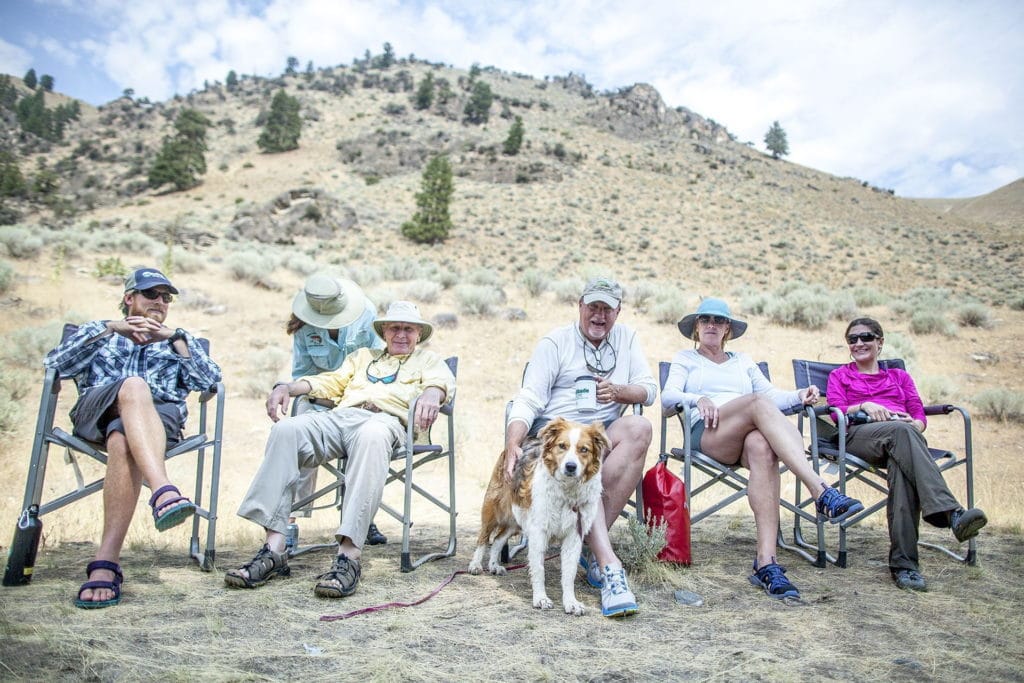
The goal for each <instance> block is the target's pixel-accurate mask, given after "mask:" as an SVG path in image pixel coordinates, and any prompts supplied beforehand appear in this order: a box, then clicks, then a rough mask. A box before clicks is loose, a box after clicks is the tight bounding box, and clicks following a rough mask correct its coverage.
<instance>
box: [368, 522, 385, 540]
mask: <svg viewBox="0 0 1024 683" xmlns="http://www.w3.org/2000/svg"><path fill="white" fill-rule="evenodd" d="M387 542H388V537H387V536H385V535H384V534H382V533H381V532H380V529H378V528H377V525H376V524H374V523H373V522H370V528H369V529H367V530H366V545H384V544H385V543H387Z"/></svg>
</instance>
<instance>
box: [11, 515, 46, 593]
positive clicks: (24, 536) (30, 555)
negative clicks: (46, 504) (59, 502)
mask: <svg viewBox="0 0 1024 683" xmlns="http://www.w3.org/2000/svg"><path fill="white" fill-rule="evenodd" d="M42 535H43V522H42V520H40V519H39V506H38V505H30V506H29V507H28V509H27V510H25V511H24V512H22V513H21V517H20V518H19V519H18V528H17V529H16V530H15V532H14V540H13V541H11V551H10V553H9V554H8V555H7V568H6V569H5V570H4V585H5V586H22V585H25V584H27V583H28V582H29V581H31V580H32V569H33V567H35V565H36V551H37V550H39V539H40V538H41V537H42Z"/></svg>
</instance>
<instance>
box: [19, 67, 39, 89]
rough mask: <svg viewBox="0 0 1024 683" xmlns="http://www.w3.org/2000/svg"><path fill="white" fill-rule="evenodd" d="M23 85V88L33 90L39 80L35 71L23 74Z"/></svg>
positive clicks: (31, 70) (30, 70)
mask: <svg viewBox="0 0 1024 683" xmlns="http://www.w3.org/2000/svg"><path fill="white" fill-rule="evenodd" d="M21 80H22V81H23V82H24V83H25V87H26V88H28V89H29V90H35V89H36V85H37V84H38V83H39V79H38V78H36V70H35V69H29V70H28V71H26V72H25V76H24V77H23V78H22V79H21Z"/></svg>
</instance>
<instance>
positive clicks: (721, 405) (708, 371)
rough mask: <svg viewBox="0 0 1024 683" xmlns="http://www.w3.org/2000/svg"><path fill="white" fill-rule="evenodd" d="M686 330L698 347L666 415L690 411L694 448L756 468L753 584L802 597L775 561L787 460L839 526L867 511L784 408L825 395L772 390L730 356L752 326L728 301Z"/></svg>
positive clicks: (743, 358)
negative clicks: (815, 462) (824, 474)
mask: <svg viewBox="0 0 1024 683" xmlns="http://www.w3.org/2000/svg"><path fill="white" fill-rule="evenodd" d="M678 327H679V331H680V332H681V333H682V334H683V336H684V337H686V338H687V339H692V340H693V341H694V342H695V346H694V348H693V349H684V350H683V351H680V352H679V353H677V354H676V355H675V357H674V358H673V359H672V368H671V370H670V371H669V375H668V379H667V380H666V382H665V388H664V390H663V391H662V393H661V403H662V406H663V407H664V408H665V409H666V410H679V409H681V407H682V406H687V407H688V408H690V425H689V428H690V434H691V437H692V439H691V443H692V444H693V448H694V450H699V451H700V452H701V453H703V454H705V455H707V456H709V457H711V458H714V459H715V460H717V461H718V462H720V463H722V464H724V465H737V464H738V465H741V466H743V467H746V468H747V469H748V470H749V471H750V477H749V483H748V493H747V500H748V502H749V503H750V508H751V510H753V512H754V521H755V523H756V525H757V557H756V559H755V560H754V573H753V574H752V575H751V576H750V582H751V583H752V584H754V585H755V586H760V587H762V588H764V590H765V592H766V593H767V594H768V595H769V596H770V597H772V598H777V599H782V598H788V597H799V596H800V592H799V591H798V590H797V589H796V587H795V586H794V585H793V584H792V583H790V582H789V580H788V579H786V570H785V569H784V568H783V567H782V566H781V565H779V564H778V562H777V561H776V558H775V544H776V538H777V535H778V530H779V490H780V486H781V478H780V475H779V461H782V462H783V463H785V465H786V466H787V467H788V468H789V469H790V470H791V471H792V472H793V473H794V474H796V476H797V477H799V479H800V480H801V481H802V482H803V484H804V485H805V486H806V487H807V488H808V490H809V491H810V492H811V495H813V496H814V498H815V501H816V508H817V511H818V514H819V515H821V516H822V517H825V518H827V519H829V520H830V521H832V522H833V523H835V522H839V521H842V520H843V519H846V517H848V516H849V515H851V514H853V513H854V512H857V511H858V510H862V509H864V506H863V505H862V504H861V503H860V501H858V500H855V499H853V498H850V497H848V496H846V495H843V494H842V493H840V492H839V491H837V490H836V489H834V488H832V487H830V486H828V485H827V484H826V483H825V482H824V481H822V479H821V477H820V476H818V474H817V473H816V472H815V471H814V470H813V469H812V468H811V466H810V465H809V464H808V462H807V458H806V456H805V455H804V441H803V437H802V436H801V435H800V432H799V431H798V430H797V428H796V426H795V425H794V424H793V423H792V422H790V421H789V420H787V419H786V417H785V416H784V415H783V414H782V412H781V411H782V409H785V408H789V407H791V406H793V405H812V404H814V403H815V402H816V401H817V400H818V398H819V396H820V394H819V391H818V388H817V387H815V386H813V385H812V386H810V387H808V388H807V389H803V390H800V391H782V390H781V389H777V388H775V387H774V386H772V384H771V382H769V381H768V379H767V378H766V377H765V376H764V373H762V372H761V370H760V368H758V367H757V365H756V364H755V363H754V362H753V361H752V360H751V359H750V356H748V355H747V354H745V353H738V352H735V351H726V350H725V346H726V343H727V342H729V341H731V340H732V339H737V338H739V337H741V336H743V333H744V332H746V331H747V323H745V322H743V321H742V320H738V319H736V318H734V317H733V316H732V313H730V311H729V307H728V306H727V305H726V303H725V302H724V301H722V300H721V299H714V298H707V299H704V300H703V301H701V303H700V305H699V306H698V307H697V312H696V313H691V314H690V315H687V316H686V317H684V318H683V319H682V320H680V321H679V325H678Z"/></svg>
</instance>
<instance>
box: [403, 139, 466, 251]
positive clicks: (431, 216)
mask: <svg viewBox="0 0 1024 683" xmlns="http://www.w3.org/2000/svg"><path fill="white" fill-rule="evenodd" d="M454 191H455V186H454V185H453V184H452V167H451V164H450V163H449V162H448V157H446V156H444V155H441V156H436V157H434V158H433V159H431V160H430V163H429V164H427V167H426V169H424V171H423V184H422V190H421V191H420V192H417V193H416V206H417V207H419V210H418V211H416V213H415V214H414V215H413V217H412V220H411V221H407V222H405V223H403V224H402V235H404V236H405V237H406V238H408V239H410V240H412V241H413V242H420V243H427V244H436V243H437V242H443V241H444V240H446V239H447V238H448V233H449V231H451V229H452V218H451V215H450V214H449V212H448V205H449V203H450V202H451V198H452V193H453V192H454Z"/></svg>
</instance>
